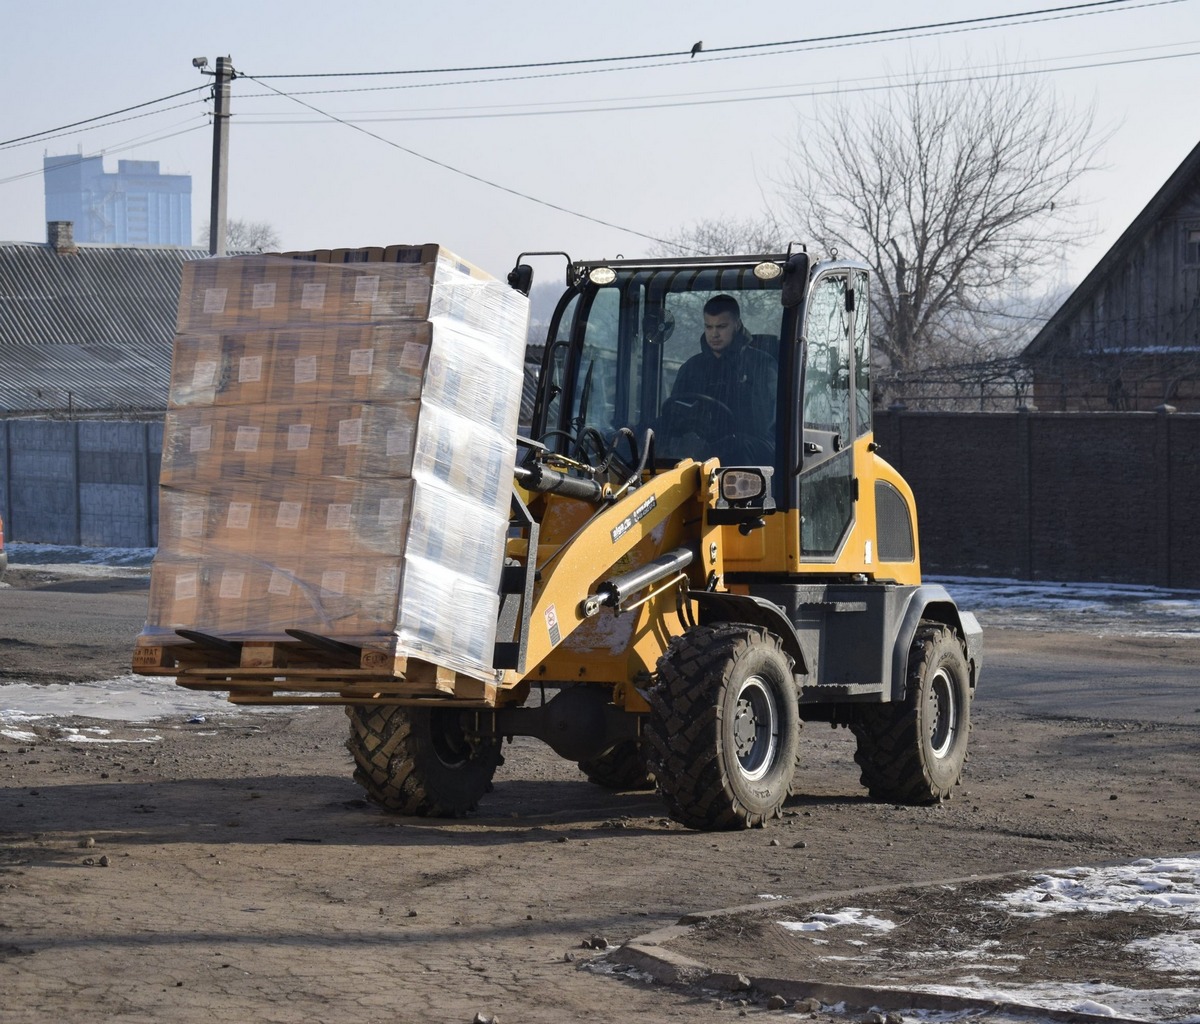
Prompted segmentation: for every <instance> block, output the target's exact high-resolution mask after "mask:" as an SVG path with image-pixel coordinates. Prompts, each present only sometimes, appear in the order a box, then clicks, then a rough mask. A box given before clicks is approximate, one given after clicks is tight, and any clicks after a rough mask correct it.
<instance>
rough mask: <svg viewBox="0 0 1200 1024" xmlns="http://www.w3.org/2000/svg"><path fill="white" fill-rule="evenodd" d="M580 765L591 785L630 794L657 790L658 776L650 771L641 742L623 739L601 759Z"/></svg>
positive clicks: (596, 758)
mask: <svg viewBox="0 0 1200 1024" xmlns="http://www.w3.org/2000/svg"><path fill="white" fill-rule="evenodd" d="M578 764H579V770H580V771H581V772H583V774H584V775H586V776H587V778H588V782H591V783H593V784H594V785H597V786H603V787H604V788H605V789H614V790H626V791H630V790H646V789H653V788H654V776H653V775H651V774H650V772H648V771H647V770H646V755H645V753H644V752H643V750H642V745H641V744H640V743H639V742H638V741H637V740H622V741H621V742H620V743H618V744H617V745H616V746H615V747H613V748H612V749H611V750H609V751H607V752H606V753H603V754H601V755H600V756H599V757H593V758H591V759H590V760H587V761H579V762H578Z"/></svg>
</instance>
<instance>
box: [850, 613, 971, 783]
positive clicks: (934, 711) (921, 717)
mask: <svg viewBox="0 0 1200 1024" xmlns="http://www.w3.org/2000/svg"><path fill="white" fill-rule="evenodd" d="M850 728H851V730H852V731H853V732H854V735H855V738H856V739H857V740H858V746H857V749H856V750H855V754H854V760H855V761H857V762H858V766H859V767H860V768H861V769H862V776H861V778H862V784H863V785H864V786H866V788H867V790H868V791H869V792H870V794H871V796H872V798H874V799H876V800H888V801H894V802H898V803H907V804H931V803H938V802H939V801H942V800H949V799H950V794H951V793H952V792H953V790H954V787H955V786H957V785H958V784H959V782H960V781H961V779H962V770H963V765H964V764H965V763H966V760H967V742H968V738H969V736H970V732H971V682H970V673H969V671H968V668H967V656H966V653H965V652H964V650H963V645H962V641H961V640H960V639H959V637H958V636H957V635H956V634H955V633H953V632H952V631H951V630H950V629H949V627H947V626H944V625H942V624H941V623H938V622H929V621H922V622H921V624H920V626H918V628H917V633H916V636H915V637H913V643H912V647H911V648H910V649H909V655H908V693H907V694H906V695H905V699H904V701H903V702H902V703H900V704H880V705H877V706H875V707H869V708H862V709H861V710H860V712H859V716H858V718H857V720H856V721H854V722H852V723H851V726H850Z"/></svg>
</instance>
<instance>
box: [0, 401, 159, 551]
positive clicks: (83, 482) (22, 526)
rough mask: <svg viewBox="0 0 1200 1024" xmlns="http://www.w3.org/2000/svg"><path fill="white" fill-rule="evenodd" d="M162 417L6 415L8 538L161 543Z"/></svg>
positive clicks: (3, 473)
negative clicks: (62, 418)
mask: <svg viewBox="0 0 1200 1024" xmlns="http://www.w3.org/2000/svg"><path fill="white" fill-rule="evenodd" d="M162 433H163V432H162V423H161V422H158V423H120V422H111V421H86V420H84V421H76V422H61V421H48V420H0V508H2V509H3V514H4V533H5V537H6V538H7V539H8V540H13V541H22V542H28V543H35V544H81V545H85V546H87V547H127V548H144V547H153V546H154V545H155V543H156V538H157V534H158V466H159V462H160V460H161V457H162Z"/></svg>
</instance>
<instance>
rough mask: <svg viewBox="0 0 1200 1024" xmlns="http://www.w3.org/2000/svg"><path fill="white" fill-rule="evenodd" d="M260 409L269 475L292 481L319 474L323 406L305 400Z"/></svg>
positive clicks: (321, 458) (275, 478) (323, 427)
mask: <svg viewBox="0 0 1200 1024" xmlns="http://www.w3.org/2000/svg"><path fill="white" fill-rule="evenodd" d="M261 409H262V415H263V423H264V430H265V432H266V434H267V444H268V445H269V447H270V451H271V479H272V480H275V481H276V482H280V483H293V482H296V481H304V482H307V481H309V480H313V479H315V478H317V477H319V476H320V475H321V464H322V461H323V459H324V448H323V433H322V432H323V430H324V429H325V408H324V407H323V406H320V405H316V404H309V405H269V406H263V407H261Z"/></svg>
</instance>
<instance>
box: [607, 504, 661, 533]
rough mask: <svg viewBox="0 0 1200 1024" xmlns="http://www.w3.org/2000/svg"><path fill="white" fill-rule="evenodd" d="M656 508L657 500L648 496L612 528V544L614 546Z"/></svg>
mask: <svg viewBox="0 0 1200 1024" xmlns="http://www.w3.org/2000/svg"><path fill="white" fill-rule="evenodd" d="M657 506H658V499H657V498H655V497H654V495H653V494H652V495H650V497H648V498H647V499H646V500H645V501H643V502H642V503H641V504H640V505H639V506H638V507H637V508H635V509H634V510H633V511H632V512H630V513H629V515H627V516H626V517H625V518H624V519H622V520H621V521H620V522H619V523H617V525H616V526H614V527H613V528H612V541H613V543H614V544H615V543H616V542H617V541H619V540H620V539H621V538H622V537H624V536H625V534H627V533H628V532H629V531H630V530H632V529H633V528H634V526H635V525H636V524H637V523H640V522H641V521H642V520H643V519H645V518H646V516H648V515H649V514H650V513H651V512H653V511H654V509H655V508H656V507H657Z"/></svg>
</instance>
